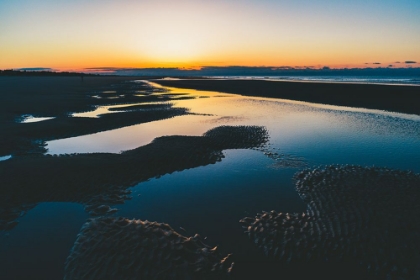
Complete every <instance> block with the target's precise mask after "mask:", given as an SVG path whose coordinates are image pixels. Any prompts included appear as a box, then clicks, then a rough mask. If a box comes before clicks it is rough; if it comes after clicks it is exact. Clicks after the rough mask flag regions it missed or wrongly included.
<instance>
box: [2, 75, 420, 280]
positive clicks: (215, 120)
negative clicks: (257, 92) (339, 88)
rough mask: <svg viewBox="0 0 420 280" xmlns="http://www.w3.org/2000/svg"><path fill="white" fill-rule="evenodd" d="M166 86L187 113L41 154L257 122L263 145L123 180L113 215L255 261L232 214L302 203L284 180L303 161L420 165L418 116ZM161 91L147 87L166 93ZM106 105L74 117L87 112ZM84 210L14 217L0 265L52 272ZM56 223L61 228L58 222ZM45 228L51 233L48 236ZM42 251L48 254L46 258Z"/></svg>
mask: <svg viewBox="0 0 420 280" xmlns="http://www.w3.org/2000/svg"><path fill="white" fill-rule="evenodd" d="M151 86H158V85H156V84H153V83H151ZM167 90H169V91H171V92H173V93H176V94H180V95H182V94H185V95H193V96H195V97H197V98H195V99H188V100H173V99H172V100H171V102H172V103H173V104H174V106H175V107H185V108H189V109H190V112H191V114H189V115H184V116H178V117H175V118H171V119H166V120H161V121H154V122H149V123H144V124H139V125H133V126H129V127H123V128H119V129H115V130H110V131H105V132H100V133H96V134H92V135H85V136H79V137H73V138H67V139H60V140H55V141H49V142H48V143H47V148H48V153H49V154H66V153H68V154H70V153H93V152H109V153H120V152H121V151H125V150H131V149H134V148H137V147H139V146H143V145H146V144H148V143H150V142H151V141H153V139H155V138H156V137H160V136H167V135H190V136H200V135H202V134H203V133H205V132H206V131H208V130H209V129H212V128H215V127H218V126H221V125H258V126H265V127H266V128H267V129H268V132H269V136H270V139H269V143H268V145H267V146H266V147H264V148H261V149H248V150H244V149H238V150H225V151H223V153H224V155H225V158H223V159H222V161H221V162H217V163H215V164H210V165H206V166H200V167H196V168H191V169H187V170H183V171H177V172H174V173H172V174H166V175H164V176H162V177H159V178H152V179H150V180H148V181H146V182H142V183H139V184H136V185H134V186H132V187H131V188H130V189H131V190H132V192H133V193H132V197H133V198H132V199H131V200H129V201H125V204H122V205H117V206H116V207H117V208H118V209H119V211H118V212H117V213H116V214H114V216H122V217H127V218H130V219H131V218H135V219H142V220H149V221H158V222H164V223H168V224H170V225H171V226H172V227H173V228H174V229H175V230H176V231H178V232H179V233H181V234H184V235H187V236H193V235H194V234H195V233H199V234H200V235H201V236H202V237H203V238H205V242H206V243H208V244H209V245H212V246H215V245H218V246H219V249H220V250H221V251H222V252H223V253H226V254H227V253H233V254H234V255H235V256H237V258H238V259H239V260H263V259H264V257H263V256H262V254H260V252H259V251H258V250H257V248H256V247H255V246H254V245H253V243H252V242H250V241H249V240H248V239H247V237H246V235H245V234H243V229H242V228H241V226H240V224H239V222H238V221H239V220H240V219H241V218H243V217H245V216H253V215H255V214H256V213H258V212H261V211H262V210H266V211H269V210H273V209H274V210H276V211H279V212H299V211H304V209H305V208H306V205H305V204H304V203H303V202H302V200H301V199H300V197H299V196H298V194H297V192H296V191H295V188H294V181H293V179H292V176H293V174H295V173H296V172H297V171H299V170H301V169H303V168H306V167H313V166H318V165H327V164H358V165H362V166H373V165H374V166H382V167H389V168H397V169H405V170H406V169H409V170H413V171H414V172H420V117H419V116H415V115H406V114H399V113H392V112H384V111H378V110H368V109H355V108H346V107H336V106H327V105H318V104H310V103H305V102H295V101H287V100H277V99H267V98H252V97H242V96H238V95H229V94H223V93H219V92H201V91H195V90H186V89H171V88H168V89H167ZM167 90H165V91H162V92H161V93H156V94H166V93H167ZM198 97H205V98H198ZM127 106H129V105H127ZM108 107H110V106H108ZM118 107H122V106H121V105H119V106H118ZM105 109H106V110H105ZM105 109H104V108H102V109H101V110H102V111H99V110H100V109H97V110H95V111H93V112H88V113H85V114H84V115H83V116H85V117H95V116H98V114H100V112H102V113H103V112H106V111H107V108H105ZM112 113H116V111H112ZM79 116H81V115H79ZM86 218H87V214H85V212H83V209H82V206H81V205H79V204H70V203H60V202H54V203H41V204H38V205H37V206H36V207H35V208H33V209H32V210H29V211H28V213H27V214H26V215H24V216H23V217H21V218H20V219H19V224H18V225H17V226H16V227H15V228H13V229H12V230H10V231H7V232H3V233H1V234H2V235H1V237H0V241H1V242H0V245H1V246H2V248H6V250H0V256H1V258H2V259H7V260H8V261H7V262H4V261H3V262H0V269H1V270H3V271H7V272H8V273H9V275H13V274H14V273H22V272H21V271H20V272H19V271H18V269H17V267H20V268H22V269H24V268H26V269H28V270H29V269H31V268H33V267H36V268H37V269H36V270H35V272H34V273H35V274H34V275H37V276H39V278H43V279H48V278H49V279H56V276H57V275H60V273H62V269H63V267H64V266H61V267H60V264H61V263H62V262H64V259H65V257H64V256H66V255H68V253H69V250H70V248H71V243H72V242H74V240H75V239H76V233H77V232H78V229H79V228H80V226H81V225H82V224H83V222H84V221H85V219H86ZM59 221H60V222H63V223H65V224H66V226H64V227H58V226H57V223H58V222H59ZM64 221H65V222H64ZM184 229H185V230H186V232H185V231H184ZM28 233H31V234H30V238H29V237H28V235H29V234H28ZM48 236H55V237H54V238H55V239H54V238H53V239H52V240H51V241H50V240H48V238H47V237H48ZM28 238H29V239H28ZM22 242H23V243H22ZM30 242H32V243H30ZM40 244H41V245H40ZM41 247H42V249H41ZM5 252H6V253H5ZM7 254H11V257H6V256H7ZM36 254H38V256H35V255H36ZM18 255H25V256H24V257H21V258H19V257H17V256H18ZM49 259H54V260H55V262H53V263H52V264H51V263H50V260H49ZM11 263H12V264H13V265H11ZM51 266H53V267H52V268H51ZM50 270H51V272H50ZM10 279H13V278H10Z"/></svg>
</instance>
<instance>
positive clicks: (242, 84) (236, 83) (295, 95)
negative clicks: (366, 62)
mask: <svg viewBox="0 0 420 280" xmlns="http://www.w3.org/2000/svg"><path fill="white" fill-rule="evenodd" d="M155 82H157V83H159V84H161V85H163V86H168V87H178V88H188V89H197V90H209V91H220V92H226V93H234V94H241V95H245V96H257V97H269V98H281V99H290V100H297V101H306V102H313V103H321V104H328V105H338V106H348V107H361V108H367V109H379V110H386V111H393V112H400V113H407V114H417V115H419V114H420V105H419V104H420V87H419V86H403V85H376V84H345V83H321V82H284V81H282V82H279V81H262V80H214V79H203V80H196V79H195V80H158V81H155Z"/></svg>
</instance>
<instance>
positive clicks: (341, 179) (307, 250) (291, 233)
mask: <svg viewBox="0 0 420 280" xmlns="http://www.w3.org/2000/svg"><path fill="white" fill-rule="evenodd" d="M295 179H296V180H297V183H296V189H297V191H298V193H299V195H300V197H301V198H302V199H303V200H304V202H306V203H307V205H308V210H307V211H306V213H294V214H289V213H276V212H275V211H271V212H263V213H260V214H257V216H255V217H253V218H249V217H247V218H244V219H242V220H241V223H243V224H244V225H245V227H246V228H247V231H246V232H247V233H248V235H249V237H250V238H251V240H253V241H254V242H255V243H256V244H257V246H258V247H260V248H261V249H262V250H264V252H265V254H266V255H267V256H270V257H274V258H276V259H279V260H281V261H283V262H286V263H289V264H291V263H299V262H304V263H311V262H320V263H344V262H348V263H349V264H350V263H352V264H358V265H360V267H361V268H362V271H365V272H366V275H369V277H377V278H380V279H385V278H386V277H389V279H394V278H395V279H397V278H398V279H400V278H399V277H402V279H419V278H420V216H419V213H420V204H419V203H418V201H419V199H420V175H419V174H414V173H412V172H409V171H399V170H391V169H386V168H376V167H368V168H366V167H360V166H348V165H346V166H339V165H332V166H327V167H322V168H316V169H313V170H309V169H308V170H304V171H301V172H298V173H297V174H296V175H295ZM387 279H388V278H387Z"/></svg>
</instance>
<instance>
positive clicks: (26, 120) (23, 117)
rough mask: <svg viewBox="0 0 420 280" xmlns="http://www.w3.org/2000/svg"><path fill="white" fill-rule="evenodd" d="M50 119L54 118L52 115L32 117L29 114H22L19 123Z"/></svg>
mask: <svg viewBox="0 0 420 280" xmlns="http://www.w3.org/2000/svg"><path fill="white" fill-rule="evenodd" d="M51 119H54V117H34V116H31V115H24V116H22V120H21V121H20V123H33V122H42V121H46V120H51Z"/></svg>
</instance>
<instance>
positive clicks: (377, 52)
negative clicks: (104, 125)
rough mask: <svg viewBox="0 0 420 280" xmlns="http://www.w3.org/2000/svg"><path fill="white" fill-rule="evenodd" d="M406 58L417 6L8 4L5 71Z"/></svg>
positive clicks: (273, 1)
mask: <svg viewBox="0 0 420 280" xmlns="http://www.w3.org/2000/svg"><path fill="white" fill-rule="evenodd" d="M408 60H410V61H416V62H420V1H419V0H352V1H344V0H337V1H328V0H313V1H303V0H294V1H286V0H258V1H257V0H241V1H240V0H224V1H222V0H212V1H209V0H185V1H178V0H119V1H114V0H89V1H86V0H83V1H82V0H71V1H68V0H39V1H37V0H13V1H11V0H0V69H8V68H22V67H51V68H56V69H79V68H84V67H198V66H209V65H212V66H228V65H240V66H315V67H321V66H330V67H366V66H369V67H377V66H383V67H387V66H388V65H390V64H393V63H395V62H396V61H401V62H403V61H408ZM365 63H369V64H365ZM373 63H381V64H373ZM401 65H403V64H401ZM394 66H396V67H400V66H399V65H398V64H394ZM412 66H414V67H419V66H420V64H418V63H415V64H412Z"/></svg>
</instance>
